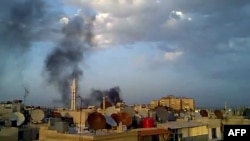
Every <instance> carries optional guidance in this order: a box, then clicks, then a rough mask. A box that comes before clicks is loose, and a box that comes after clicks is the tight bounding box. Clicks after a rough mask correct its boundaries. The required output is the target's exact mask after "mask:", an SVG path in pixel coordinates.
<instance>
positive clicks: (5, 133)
mask: <svg viewBox="0 0 250 141" xmlns="http://www.w3.org/2000/svg"><path fill="white" fill-rule="evenodd" d="M0 141H18V128H14V127H7V128H3V129H1V131H0Z"/></svg>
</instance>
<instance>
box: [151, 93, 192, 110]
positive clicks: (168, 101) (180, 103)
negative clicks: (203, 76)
mask: <svg viewBox="0 0 250 141" xmlns="http://www.w3.org/2000/svg"><path fill="white" fill-rule="evenodd" d="M158 101H159V105H160V106H168V107H171V108H173V109H174V110H181V109H185V108H187V109H195V102H194V99H192V98H178V97H174V96H169V97H163V98H161V99H159V100H158ZM157 105H158V104H157V101H156V100H154V101H151V107H156V106H157Z"/></svg>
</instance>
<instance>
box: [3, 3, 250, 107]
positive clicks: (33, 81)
mask: <svg viewBox="0 0 250 141" xmlns="http://www.w3.org/2000/svg"><path fill="white" fill-rule="evenodd" d="M24 1H30V0H24ZM44 1H45V2H46V3H47V4H48V5H50V6H51V7H53V8H51V9H53V10H51V9H50V13H49V12H48V13H49V15H46V16H44V17H42V16H40V17H39V16H35V17H36V18H37V19H36V18H34V19H33V21H42V20H41V19H42V18H44V19H46V20H44V21H45V22H27V21H28V20H26V23H30V25H29V26H30V27H28V29H30V30H27V29H26V30H24V34H22V33H23V32H21V31H19V32H17V33H16V34H14V36H13V38H15V39H16V40H17V39H22V40H23V38H24V37H26V36H23V35H26V33H27V32H28V31H31V29H33V28H34V29H40V28H41V29H42V30H35V31H39V32H35V33H36V34H33V33H34V32H28V33H29V35H32V36H27V37H29V38H27V39H29V42H28V43H29V44H24V43H23V42H18V41H19V40H17V41H16V42H15V43H17V44H18V43H20V44H21V43H23V44H24V45H23V46H25V47H26V46H29V47H27V48H25V51H24V52H20V50H22V49H20V48H19V47H16V48H15V50H14V49H12V47H13V46H15V44H14V45H13V42H14V41H12V42H11V41H9V42H7V41H6V38H7V37H5V36H6V34H3V33H4V32H3V31H5V28H2V25H1V28H0V31H1V32H2V33H1V38H2V39H0V40H1V43H0V44H1V48H0V49H1V50H0V51H1V52H0V55H1V56H0V58H1V61H0V65H1V66H2V67H1V69H0V76H1V80H0V90H1V91H0V101H1V100H10V99H22V98H23V95H24V90H23V86H25V87H27V88H28V89H29V91H30V93H29V95H28V96H27V98H26V101H27V103H28V104H33V105H54V104H55V103H53V100H54V99H60V98H61V97H60V94H59V91H58V90H57V89H56V88H55V87H54V86H53V85H51V84H50V83H48V82H47V81H46V79H45V73H46V72H45V71H44V66H45V60H46V57H47V56H48V54H50V52H52V50H53V49H54V48H55V46H56V44H55V42H57V41H58V40H60V39H61V38H60V37H61V35H60V34H61V33H60V32H59V30H57V28H59V27H61V26H63V25H65V24H68V22H69V21H71V20H72V19H73V17H74V16H76V15H79V14H86V13H87V14H86V15H92V16H93V15H94V17H95V20H94V21H93V42H94V44H93V45H92V47H91V49H88V50H87V51H85V52H84V55H83V56H84V57H83V59H82V61H81V62H80V63H79V66H80V68H81V69H82V70H83V76H82V78H81V79H80V82H79V89H80V90H79V93H80V94H81V96H82V97H88V95H89V94H90V90H91V89H92V88H94V89H101V90H104V89H109V88H111V87H114V86H119V87H120V89H121V97H122V98H123V99H124V101H125V102H126V103H129V104H134V103H149V102H150V101H151V100H152V99H159V98H161V97H163V96H167V95H170V94H171V95H175V96H185V97H191V98H194V99H195V101H196V102H195V103H196V105H197V106H200V107H213V106H215V107H222V106H224V102H227V105H228V106H229V107H230V106H231V107H235V106H250V105H249V102H248V101H249V100H250V80H249V78H250V65H249V61H250V56H249V53H250V31H249V30H248V27H249V23H250V18H249V17H250V2H249V1H248V0H241V1H234V0H220V1H217V0H203V1H198V0H188V1H184V0H150V1H148V0H109V1H107V0H91V1H90V0H61V1H53V2H52V1H49V0H47V1H46V0H44ZM6 3H7V5H8V2H6ZM9 3H10V2H9ZM9 5H10V6H12V5H13V4H9ZM46 6H47V5H45V9H46V10H48V9H49V8H48V7H46ZM5 7H8V6H5ZM34 7H35V6H34ZM0 8H1V9H2V11H0V12H1V13H2V14H0V17H1V19H2V21H3V20H4V17H8V15H11V14H8V13H10V12H9V11H8V9H4V8H2V6H0ZM35 8H37V9H39V7H35ZM37 9H36V10H37ZM43 10H44V9H43ZM3 11H4V12H3ZM41 11H42V10H41ZM48 11H49V10H48ZM4 14H5V15H4ZM86 15H85V17H87V16H86ZM19 16H21V17H22V15H19ZM10 17H11V16H10ZM18 19H19V20H18V21H16V22H19V21H22V20H25V18H18ZM7 21H8V18H7ZM2 23H3V22H2ZM37 27H39V28H37ZM11 29H12V30H13V28H11ZM12 30H11V31H12ZM32 31H34V30H32ZM7 33H10V32H7ZM11 33H12V32H11ZM19 33H20V38H17V37H16V36H18V37H19ZM7 35H9V34H7ZM38 35H39V36H38ZM8 37H9V36H8ZM11 37H12V36H11ZM21 37H22V38H21ZM5 41H6V42H7V43H8V44H7V43H6V44H5ZM10 43H12V44H10ZM25 43H26V42H25ZM13 48H14V47H13ZM19 49H20V50H19ZM13 50H14V51H13Z"/></svg>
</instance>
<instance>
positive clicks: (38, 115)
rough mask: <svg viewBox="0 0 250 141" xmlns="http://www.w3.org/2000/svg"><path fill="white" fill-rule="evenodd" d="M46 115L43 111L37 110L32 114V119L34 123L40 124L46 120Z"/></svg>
mask: <svg viewBox="0 0 250 141" xmlns="http://www.w3.org/2000/svg"><path fill="white" fill-rule="evenodd" d="M44 117H45V114H44V111H43V110H41V109H35V110H33V111H32V112H31V118H32V120H33V121H34V122H40V121H42V120H43V119H44Z"/></svg>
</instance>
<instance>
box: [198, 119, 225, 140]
mask: <svg viewBox="0 0 250 141" xmlns="http://www.w3.org/2000/svg"><path fill="white" fill-rule="evenodd" d="M196 121H198V122H202V123H204V124H206V125H207V128H208V140H209V141H217V140H222V138H223V132H222V120H221V119H210V118H207V117H203V118H199V119H197V120H196Z"/></svg>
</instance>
